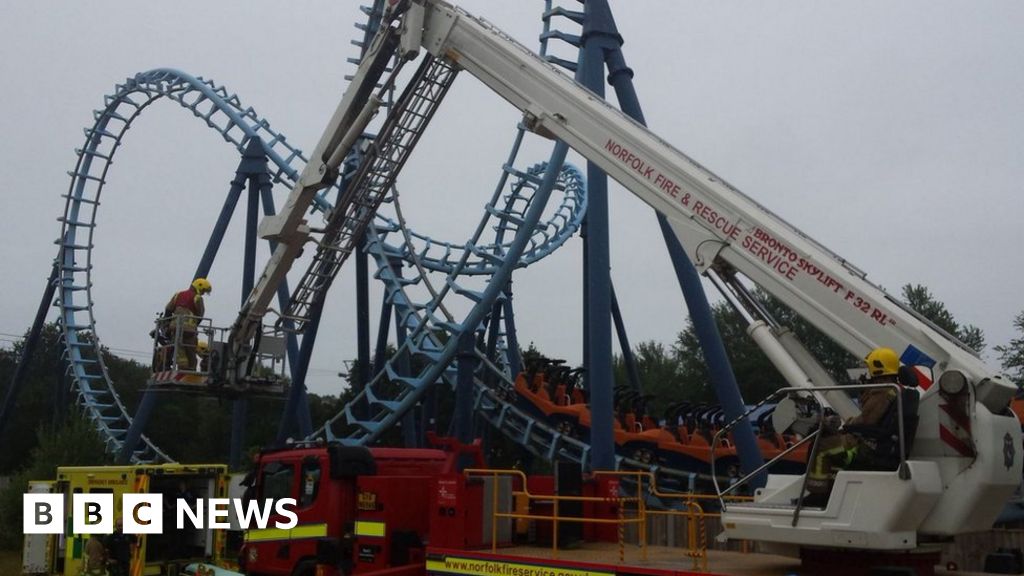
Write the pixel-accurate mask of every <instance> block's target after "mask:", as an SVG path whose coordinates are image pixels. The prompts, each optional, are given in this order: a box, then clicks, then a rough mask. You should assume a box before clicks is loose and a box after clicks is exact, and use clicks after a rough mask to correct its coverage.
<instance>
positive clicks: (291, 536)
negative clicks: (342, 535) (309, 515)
mask: <svg viewBox="0 0 1024 576" xmlns="http://www.w3.org/2000/svg"><path fill="white" fill-rule="evenodd" d="M324 536H327V524H303V525H302V526H296V527H295V528H292V529H290V530H289V529H284V528H262V529H256V530H249V531H247V532H246V533H245V541H246V542H269V541H271V540H301V539H304V538H322V537H324Z"/></svg>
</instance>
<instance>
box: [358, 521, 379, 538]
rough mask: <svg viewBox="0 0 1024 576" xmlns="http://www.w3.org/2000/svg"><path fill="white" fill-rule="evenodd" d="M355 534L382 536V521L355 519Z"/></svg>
mask: <svg viewBox="0 0 1024 576" xmlns="http://www.w3.org/2000/svg"><path fill="white" fill-rule="evenodd" d="M356 536H376V537H378V538H383V537H384V523H383V522H372V521H368V520H356Z"/></svg>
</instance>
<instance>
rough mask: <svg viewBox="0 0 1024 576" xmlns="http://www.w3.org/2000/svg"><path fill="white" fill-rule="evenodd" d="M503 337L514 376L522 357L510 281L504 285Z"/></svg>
mask: <svg viewBox="0 0 1024 576" xmlns="http://www.w3.org/2000/svg"><path fill="white" fill-rule="evenodd" d="M502 317H503V319H504V321H505V339H506V342H507V344H508V364H509V366H508V368H509V372H510V373H511V374H512V377H513V378H515V377H516V375H518V374H519V373H520V372H522V370H523V357H522V354H520V352H519V340H518V337H517V336H516V315H515V313H514V312H513V311H512V282H511V281H509V283H508V284H507V285H506V286H505V298H504V314H503V315H502Z"/></svg>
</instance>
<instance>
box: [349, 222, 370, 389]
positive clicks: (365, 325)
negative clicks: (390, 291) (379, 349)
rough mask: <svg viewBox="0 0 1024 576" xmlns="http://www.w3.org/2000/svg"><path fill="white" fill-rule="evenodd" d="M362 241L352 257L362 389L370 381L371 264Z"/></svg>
mask: <svg viewBox="0 0 1024 576" xmlns="http://www.w3.org/2000/svg"><path fill="white" fill-rule="evenodd" d="M365 245H366V243H365V241H364V242H360V243H359V248H358V249H356V251H355V253H354V254H352V257H353V258H355V260H356V374H355V377H356V381H357V382H358V383H359V387H360V389H361V388H362V387H364V386H366V383H367V382H369V381H370V370H371V368H370V266H369V262H368V259H369V255H368V254H367V253H366V251H365V250H364V247H365Z"/></svg>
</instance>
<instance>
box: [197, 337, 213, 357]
mask: <svg viewBox="0 0 1024 576" xmlns="http://www.w3.org/2000/svg"><path fill="white" fill-rule="evenodd" d="M196 350H197V351H198V352H199V353H200V354H206V352H207V351H209V350H210V344H209V343H208V342H207V341H206V340H200V341H199V342H196Z"/></svg>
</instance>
